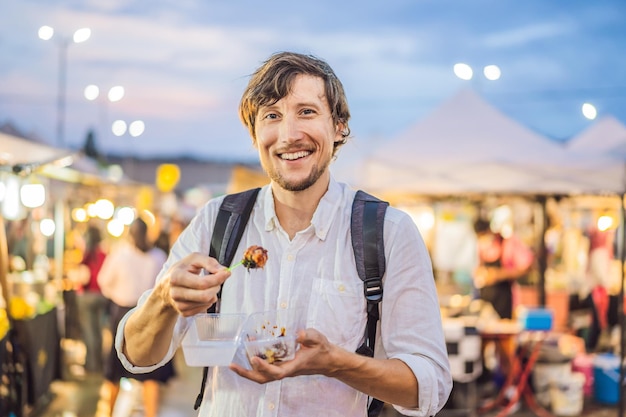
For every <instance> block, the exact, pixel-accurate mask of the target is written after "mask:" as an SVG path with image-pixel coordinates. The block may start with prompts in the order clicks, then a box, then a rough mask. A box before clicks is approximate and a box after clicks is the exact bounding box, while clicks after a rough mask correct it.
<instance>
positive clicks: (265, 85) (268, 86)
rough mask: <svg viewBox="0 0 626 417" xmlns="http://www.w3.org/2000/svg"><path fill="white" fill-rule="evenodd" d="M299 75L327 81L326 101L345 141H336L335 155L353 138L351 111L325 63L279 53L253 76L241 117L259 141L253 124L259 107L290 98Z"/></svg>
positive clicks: (243, 101) (242, 105)
mask: <svg viewBox="0 0 626 417" xmlns="http://www.w3.org/2000/svg"><path fill="white" fill-rule="evenodd" d="M297 75H312V76H315V77H319V78H321V79H322V80H323V81H324V86H325V93H326V94H325V95H326V100H327V101H328V106H329V107H330V111H331V115H332V118H333V122H335V124H339V123H341V124H342V125H343V131H342V132H341V136H342V137H343V140H342V141H340V142H335V152H336V151H337V149H338V148H339V147H340V146H341V145H343V144H345V143H346V142H347V140H348V137H349V136H350V127H349V126H348V120H349V119H350V110H349V108H348V100H347V98H346V94H345V92H344V89H343V85H342V84H341V81H339V78H337V76H336V75H335V72H334V71H333V69H332V68H331V67H330V65H328V64H327V63H326V62H325V61H323V60H321V59H319V58H317V57H315V56H312V55H304V54H299V53H295V52H277V53H275V54H273V55H272V56H270V57H269V59H268V60H267V61H265V62H264V63H263V65H261V66H260V67H259V68H258V69H257V70H256V71H255V72H254V74H252V77H251V78H250V81H249V83H248V86H247V87H246V90H245V91H244V92H243V95H242V97H241V101H240V103H239V118H240V119H241V122H242V123H243V124H244V125H245V126H246V127H247V128H248V131H249V132H250V136H251V137H252V140H253V141H254V142H256V134H255V132H254V127H255V126H254V124H255V120H256V116H257V113H258V111H259V107H261V106H267V105H272V104H274V103H276V102H277V101H278V100H280V99H282V98H283V97H285V96H287V95H288V94H289V92H290V91H291V87H292V85H293V80H294V79H295V77H296V76H297Z"/></svg>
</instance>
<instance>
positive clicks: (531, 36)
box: [481, 22, 576, 48]
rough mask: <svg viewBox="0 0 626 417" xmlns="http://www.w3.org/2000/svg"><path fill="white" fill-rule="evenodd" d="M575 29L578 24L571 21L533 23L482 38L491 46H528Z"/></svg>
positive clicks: (483, 42) (484, 43) (483, 41)
mask: <svg viewBox="0 0 626 417" xmlns="http://www.w3.org/2000/svg"><path fill="white" fill-rule="evenodd" d="M575 30H576V26H575V25H574V24H572V23H571V22H555V23H553V22H546V23H533V24H531V25H525V26H521V27H518V28H515V29H510V30H505V31H501V32H494V33H490V34H488V35H486V36H485V37H484V38H483V39H482V42H481V43H482V44H483V45H484V46H485V47H489V48H509V47H513V46H517V47H519V46H528V45H529V44H531V43H534V42H537V41H541V40H544V39H548V38H554V37H558V36H564V35H567V34H571V33H573V32H574V31H575Z"/></svg>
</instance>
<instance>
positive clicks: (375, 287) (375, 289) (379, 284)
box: [363, 277, 383, 304]
mask: <svg viewBox="0 0 626 417" xmlns="http://www.w3.org/2000/svg"><path fill="white" fill-rule="evenodd" d="M363 293H364V294H365V299H366V300H367V302H368V303H373V304H376V303H379V302H380V301H381V300H382V299H383V281H382V280H381V279H380V278H378V277H375V278H368V279H366V280H364V281H363Z"/></svg>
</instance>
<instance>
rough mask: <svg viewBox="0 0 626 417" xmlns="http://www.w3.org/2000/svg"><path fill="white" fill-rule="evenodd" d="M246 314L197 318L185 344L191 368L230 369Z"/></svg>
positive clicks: (187, 334) (213, 315)
mask: <svg viewBox="0 0 626 417" xmlns="http://www.w3.org/2000/svg"><path fill="white" fill-rule="evenodd" d="M246 317H247V316H246V315H245V314H220V313H216V314H214V313H205V314H197V315H196V316H194V318H193V321H194V322H193V323H192V325H191V326H189V328H188V329H187V333H186V334H185V336H184V338H183V341H182V348H183V356H184V358H185V362H186V363H187V365H189V366H227V365H229V364H230V363H231V361H232V360H233V357H234V356H235V352H236V351H237V347H238V346H239V345H240V335H241V328H242V325H243V323H244V322H245V319H246Z"/></svg>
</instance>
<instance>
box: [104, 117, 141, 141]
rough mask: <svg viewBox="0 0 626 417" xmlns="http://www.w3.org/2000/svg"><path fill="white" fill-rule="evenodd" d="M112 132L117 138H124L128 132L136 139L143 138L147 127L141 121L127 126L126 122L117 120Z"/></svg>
mask: <svg viewBox="0 0 626 417" xmlns="http://www.w3.org/2000/svg"><path fill="white" fill-rule="evenodd" d="M111 130H112V132H113V134H114V135H115V136H122V135H124V133H126V131H128V134H129V135H131V136H132V137H134V138H136V137H137V136H141V135H142V134H143V132H144V131H145V130H146V125H145V124H144V122H143V121H141V120H135V121H134V122H131V123H130V124H127V123H126V122H125V121H124V120H116V121H114V122H113V125H112V126H111Z"/></svg>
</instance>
